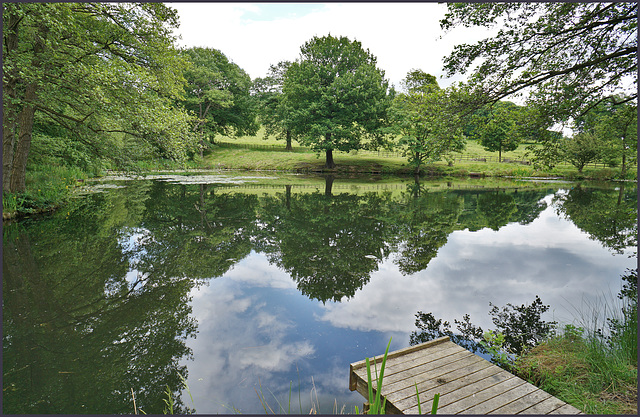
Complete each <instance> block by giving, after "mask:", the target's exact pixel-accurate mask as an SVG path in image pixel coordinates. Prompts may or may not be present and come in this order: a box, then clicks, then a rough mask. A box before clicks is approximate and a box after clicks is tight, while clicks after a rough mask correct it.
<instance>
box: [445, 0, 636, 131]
mask: <svg viewBox="0 0 640 417" xmlns="http://www.w3.org/2000/svg"><path fill="white" fill-rule="evenodd" d="M637 12H638V4H637V3H635V2H633V3H631V2H616V3H591V2H589V3H584V2H576V3H565V2H562V3H524V2H522V3H521V2H518V3H493V2H492V3H450V4H448V12H447V14H446V16H445V17H444V19H442V20H441V22H440V25H441V27H442V29H444V30H450V29H452V28H454V27H456V26H461V25H462V26H465V27H472V26H480V27H487V28H492V27H496V26H500V27H501V29H500V30H499V31H498V32H497V34H496V35H495V36H492V37H489V38H487V39H484V40H482V41H479V42H478V43H475V44H462V45H458V46H456V47H455V48H454V50H453V52H452V53H451V54H450V55H449V56H448V57H446V58H445V61H444V62H445V65H444V68H445V70H446V72H447V75H449V76H451V75H453V74H456V73H465V72H467V71H469V70H470V69H471V68H474V65H476V64H477V67H475V68H474V69H473V71H472V73H471V76H470V79H469V80H470V84H471V85H472V86H473V87H475V90H476V91H480V92H482V93H483V94H485V95H486V97H487V99H486V100H487V101H489V102H496V101H498V100H500V99H502V98H505V97H507V96H510V95H512V94H522V93H525V92H531V94H532V95H531V100H532V101H533V102H535V103H537V104H539V105H542V106H544V107H545V108H547V109H549V110H551V109H553V112H551V111H550V113H552V114H551V117H553V118H554V121H559V120H566V119H567V118H568V117H575V116H577V115H580V114H584V113H585V112H586V111H587V110H589V109H590V108H592V107H594V106H595V105H597V103H599V102H601V101H602V100H604V99H605V98H606V97H608V96H610V95H612V94H614V93H616V94H619V93H624V94H626V98H625V99H624V101H626V102H628V101H634V100H636V99H637V91H636V88H637V87H636V85H637V68H638V64H637V48H638V41H637Z"/></svg>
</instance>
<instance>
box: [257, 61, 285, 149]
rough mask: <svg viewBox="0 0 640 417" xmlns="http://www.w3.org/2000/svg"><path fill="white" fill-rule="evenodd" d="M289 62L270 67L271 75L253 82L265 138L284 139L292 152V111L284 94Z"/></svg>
mask: <svg viewBox="0 0 640 417" xmlns="http://www.w3.org/2000/svg"><path fill="white" fill-rule="evenodd" d="M290 65H291V62H289V61H281V62H278V64H276V65H271V66H270V67H269V73H268V74H267V76H266V77H264V78H256V79H255V80H254V81H253V94H254V97H255V98H256V100H257V102H258V118H259V120H260V122H261V123H262V125H263V126H264V128H265V138H266V137H268V136H269V135H274V136H276V137H278V138H282V137H284V139H285V140H286V143H287V144H286V149H287V150H291V149H292V147H291V140H292V139H293V133H292V130H293V126H294V125H293V121H292V111H291V110H292V109H291V107H290V106H289V105H288V102H287V100H285V96H284V94H283V92H282V86H283V84H284V79H285V75H286V72H287V69H288V68H289V66H290Z"/></svg>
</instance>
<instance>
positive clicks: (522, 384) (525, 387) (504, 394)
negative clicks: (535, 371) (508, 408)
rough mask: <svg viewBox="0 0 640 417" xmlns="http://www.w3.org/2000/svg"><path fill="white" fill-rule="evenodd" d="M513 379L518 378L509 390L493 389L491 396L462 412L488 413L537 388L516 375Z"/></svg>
mask: <svg viewBox="0 0 640 417" xmlns="http://www.w3.org/2000/svg"><path fill="white" fill-rule="evenodd" d="M514 379H517V380H518V381H517V384H518V385H517V386H515V387H513V388H511V389H509V390H500V391H495V395H494V396H493V397H492V398H489V399H487V400H486V401H483V402H482V403H480V404H476V405H474V406H473V407H471V408H467V409H466V410H464V411H463V414H489V413H490V412H491V411H493V410H495V409H497V408H500V407H503V406H505V405H507V404H509V403H511V402H512V401H515V400H517V399H518V398H521V397H524V396H525V395H528V394H531V393H532V392H533V391H535V390H537V389H538V388H536V387H535V386H533V385H531V384H529V383H527V382H526V381H524V380H523V379H520V378H518V377H514ZM514 384H515V382H514Z"/></svg>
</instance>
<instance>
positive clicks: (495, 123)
mask: <svg viewBox="0 0 640 417" xmlns="http://www.w3.org/2000/svg"><path fill="white" fill-rule="evenodd" d="M517 112H518V109H517V107H516V106H515V105H514V104H512V103H509V102H499V103H497V104H496V105H495V106H494V107H492V108H491V109H490V110H489V114H488V115H487V119H486V122H485V123H484V124H483V125H482V124H481V125H480V126H479V128H478V129H477V130H476V135H477V137H478V140H479V141H480V143H481V144H482V146H484V148H485V149H486V150H488V151H491V152H498V162H500V161H502V152H508V151H513V150H516V149H517V148H518V145H519V143H520V137H519V135H518V131H517V124H516V122H517Z"/></svg>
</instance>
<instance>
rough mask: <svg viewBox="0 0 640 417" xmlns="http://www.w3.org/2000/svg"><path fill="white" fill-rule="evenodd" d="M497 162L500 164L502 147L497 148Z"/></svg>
mask: <svg viewBox="0 0 640 417" xmlns="http://www.w3.org/2000/svg"><path fill="white" fill-rule="evenodd" d="M498 162H502V147H500V148H498Z"/></svg>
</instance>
